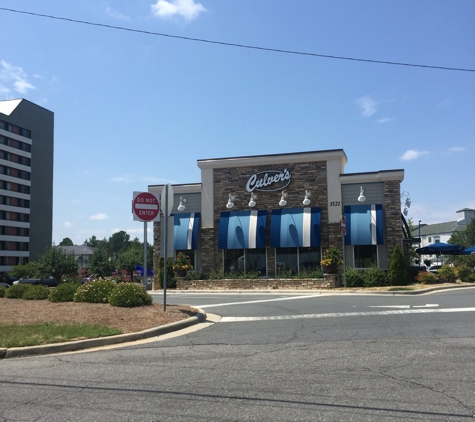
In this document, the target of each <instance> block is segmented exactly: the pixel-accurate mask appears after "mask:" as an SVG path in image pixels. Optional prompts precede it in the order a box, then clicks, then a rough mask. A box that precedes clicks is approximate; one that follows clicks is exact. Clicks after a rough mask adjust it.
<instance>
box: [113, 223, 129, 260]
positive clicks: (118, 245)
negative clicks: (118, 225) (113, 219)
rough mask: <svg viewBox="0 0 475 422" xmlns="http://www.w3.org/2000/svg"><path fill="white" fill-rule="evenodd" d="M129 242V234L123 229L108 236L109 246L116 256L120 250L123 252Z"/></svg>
mask: <svg viewBox="0 0 475 422" xmlns="http://www.w3.org/2000/svg"><path fill="white" fill-rule="evenodd" d="M129 244H130V236H129V235H128V234H127V233H126V232H125V231H124V230H121V231H120V232H117V233H114V234H113V235H112V236H111V237H109V248H110V250H111V252H112V253H113V254H114V255H115V257H116V258H117V257H118V256H119V254H120V253H121V252H125V251H126V250H127V249H128V247H129Z"/></svg>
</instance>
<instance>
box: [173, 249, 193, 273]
mask: <svg viewBox="0 0 475 422" xmlns="http://www.w3.org/2000/svg"><path fill="white" fill-rule="evenodd" d="M180 270H183V271H191V270H193V265H191V262H190V258H188V256H187V255H185V254H184V253H182V252H178V255H177V256H176V258H175V261H174V262H173V271H180Z"/></svg>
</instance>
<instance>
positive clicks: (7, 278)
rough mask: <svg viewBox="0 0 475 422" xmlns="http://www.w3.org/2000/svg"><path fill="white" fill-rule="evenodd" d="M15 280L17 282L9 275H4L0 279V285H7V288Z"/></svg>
mask: <svg viewBox="0 0 475 422" xmlns="http://www.w3.org/2000/svg"><path fill="white" fill-rule="evenodd" d="M17 280H18V278H17V277H12V276H11V275H4V276H3V277H2V278H1V279H0V283H5V284H8V285H9V286H11V285H12V284H13V282H15V281H17Z"/></svg>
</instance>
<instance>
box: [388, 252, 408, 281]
mask: <svg viewBox="0 0 475 422" xmlns="http://www.w3.org/2000/svg"><path fill="white" fill-rule="evenodd" d="M388 279H389V284H390V285H391V286H405V285H407V284H409V277H408V274H407V263H406V258H404V253H403V252H402V249H401V248H400V247H399V245H396V247H395V248H394V251H393V253H392V255H391V260H390V262H389V271H388Z"/></svg>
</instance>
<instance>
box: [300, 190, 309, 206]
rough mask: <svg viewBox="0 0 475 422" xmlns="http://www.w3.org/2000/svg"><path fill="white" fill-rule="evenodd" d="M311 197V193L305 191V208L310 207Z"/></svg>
mask: <svg viewBox="0 0 475 422" xmlns="http://www.w3.org/2000/svg"><path fill="white" fill-rule="evenodd" d="M309 197H310V192H309V191H308V190H307V189H305V198H304V199H303V202H302V204H304V205H305V206H307V205H310V199H309Z"/></svg>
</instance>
